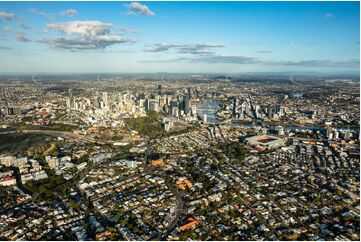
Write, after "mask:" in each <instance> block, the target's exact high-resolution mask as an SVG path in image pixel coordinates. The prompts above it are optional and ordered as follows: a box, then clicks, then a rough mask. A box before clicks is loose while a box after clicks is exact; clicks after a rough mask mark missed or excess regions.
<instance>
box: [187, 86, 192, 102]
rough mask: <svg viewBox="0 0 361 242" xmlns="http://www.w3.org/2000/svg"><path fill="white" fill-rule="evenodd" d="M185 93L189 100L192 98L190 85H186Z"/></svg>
mask: <svg viewBox="0 0 361 242" xmlns="http://www.w3.org/2000/svg"><path fill="white" fill-rule="evenodd" d="M187 94H188V98H189V100H191V99H192V89H191V88H190V87H188V92H187Z"/></svg>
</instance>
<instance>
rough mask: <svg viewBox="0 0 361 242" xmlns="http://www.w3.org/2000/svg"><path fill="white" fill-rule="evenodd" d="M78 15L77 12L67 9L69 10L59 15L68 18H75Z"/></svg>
mask: <svg viewBox="0 0 361 242" xmlns="http://www.w3.org/2000/svg"><path fill="white" fill-rule="evenodd" d="M77 14H78V11H76V10H75V9H67V10H65V11H62V12H60V13H59V15H61V16H68V17H74V16H75V15H77Z"/></svg>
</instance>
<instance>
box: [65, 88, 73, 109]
mask: <svg viewBox="0 0 361 242" xmlns="http://www.w3.org/2000/svg"><path fill="white" fill-rule="evenodd" d="M68 92H69V97H68V99H67V100H66V106H67V108H68V109H70V108H74V96H73V89H71V88H70V89H69V90H68Z"/></svg>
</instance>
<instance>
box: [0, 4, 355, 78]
mask: <svg viewBox="0 0 361 242" xmlns="http://www.w3.org/2000/svg"><path fill="white" fill-rule="evenodd" d="M359 17H360V16H359V2H342V3H341V2H223V3H221V2H105V3H104V2H102V3H99V2H89V3H87V2H28V3H26V2H1V3H0V28H1V29H2V33H1V34H0V49H1V51H0V56H1V61H0V66H1V67H0V72H28V73H36V72H59V73H62V72H64V73H65V72H66V73H71V72H76V73H80V72H89V73H90V72H93V73H94V72H103V73H106V72H111V73H115V72H129V73H132V72H140V73H142V72H143V73H145V72H165V71H166V72H179V73H185V72H187V73H196V72H201V73H213V72H223V73H242V72H323V73H355V72H359V35H360V32H359V28H360V26H359Z"/></svg>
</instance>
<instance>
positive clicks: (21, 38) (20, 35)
mask: <svg viewBox="0 0 361 242" xmlns="http://www.w3.org/2000/svg"><path fill="white" fill-rule="evenodd" d="M15 39H16V41H19V42H24V43H25V42H29V41H31V40H30V39H29V38H28V37H27V36H26V35H25V34H24V33H22V32H18V33H16V35H15Z"/></svg>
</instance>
